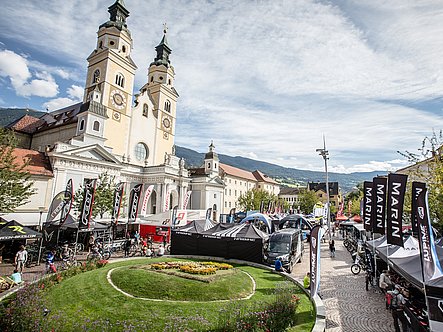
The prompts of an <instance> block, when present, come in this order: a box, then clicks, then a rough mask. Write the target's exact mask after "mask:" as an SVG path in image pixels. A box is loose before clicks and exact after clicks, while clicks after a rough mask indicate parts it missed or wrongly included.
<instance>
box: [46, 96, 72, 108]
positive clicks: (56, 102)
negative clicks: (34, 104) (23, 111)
mask: <svg viewBox="0 0 443 332" xmlns="http://www.w3.org/2000/svg"><path fill="white" fill-rule="evenodd" d="M72 104H74V101H73V100H72V99H71V98H67V97H61V98H55V99H51V100H49V101H47V102H45V103H43V107H44V108H45V109H47V110H48V111H54V110H57V109H60V108H63V107H66V106H69V105H72Z"/></svg>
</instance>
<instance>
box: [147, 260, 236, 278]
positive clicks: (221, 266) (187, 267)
mask: <svg viewBox="0 0 443 332" xmlns="http://www.w3.org/2000/svg"><path fill="white" fill-rule="evenodd" d="M150 267H151V269H153V270H166V269H175V270H180V272H185V273H190V274H202V275H210V274H216V273H217V270H229V269H232V268H233V266H232V265H230V264H226V263H217V262H159V263H153V264H150Z"/></svg>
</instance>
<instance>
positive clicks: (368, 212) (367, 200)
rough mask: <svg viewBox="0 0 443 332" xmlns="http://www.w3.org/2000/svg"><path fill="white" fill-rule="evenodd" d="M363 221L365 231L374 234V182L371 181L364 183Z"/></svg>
mask: <svg viewBox="0 0 443 332" xmlns="http://www.w3.org/2000/svg"><path fill="white" fill-rule="evenodd" d="M363 220H364V227H365V230H366V231H371V232H372V228H373V227H374V223H373V222H372V182H369V181H365V182H364V183H363Z"/></svg>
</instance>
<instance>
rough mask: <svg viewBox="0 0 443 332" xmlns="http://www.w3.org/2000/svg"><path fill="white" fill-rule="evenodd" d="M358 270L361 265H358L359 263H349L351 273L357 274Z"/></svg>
mask: <svg viewBox="0 0 443 332" xmlns="http://www.w3.org/2000/svg"><path fill="white" fill-rule="evenodd" d="M360 271H361V267H360V265H359V264H352V265H351V272H352V274H354V275H357V274H359V273H360Z"/></svg>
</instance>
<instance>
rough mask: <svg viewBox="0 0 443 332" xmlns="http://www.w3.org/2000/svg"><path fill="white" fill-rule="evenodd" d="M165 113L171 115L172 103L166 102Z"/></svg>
mask: <svg viewBox="0 0 443 332" xmlns="http://www.w3.org/2000/svg"><path fill="white" fill-rule="evenodd" d="M165 111H166V112H168V113H171V102H170V101H169V100H166V101H165Z"/></svg>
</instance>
